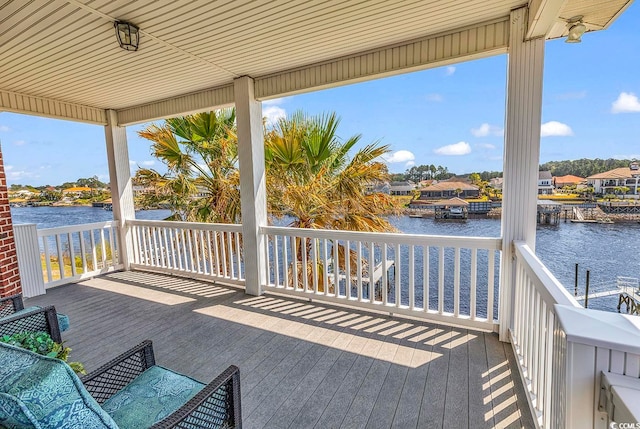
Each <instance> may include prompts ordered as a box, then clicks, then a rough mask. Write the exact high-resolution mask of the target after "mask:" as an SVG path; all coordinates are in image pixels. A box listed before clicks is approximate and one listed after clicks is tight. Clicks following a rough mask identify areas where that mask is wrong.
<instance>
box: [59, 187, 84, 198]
mask: <svg viewBox="0 0 640 429" xmlns="http://www.w3.org/2000/svg"><path fill="white" fill-rule="evenodd" d="M85 192H91V188H89V187H88V186H74V187H73V188H67V189H63V190H62V195H63V196H65V197H70V196H74V195H75V196H80V195H82V194H83V193H85Z"/></svg>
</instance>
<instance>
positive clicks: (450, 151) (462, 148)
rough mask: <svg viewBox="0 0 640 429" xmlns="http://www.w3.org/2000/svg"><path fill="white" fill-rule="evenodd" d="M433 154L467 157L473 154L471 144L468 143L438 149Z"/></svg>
mask: <svg viewBox="0 0 640 429" xmlns="http://www.w3.org/2000/svg"><path fill="white" fill-rule="evenodd" d="M433 152H434V153H436V154H438V155H453V156H457V155H467V154H469V153H471V146H469V143H467V142H458V143H454V144H450V145H447V146H442V147H439V148H438V149H434V151H433Z"/></svg>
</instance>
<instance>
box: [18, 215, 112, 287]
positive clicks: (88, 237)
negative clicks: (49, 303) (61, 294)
mask: <svg viewBox="0 0 640 429" xmlns="http://www.w3.org/2000/svg"><path fill="white" fill-rule="evenodd" d="M117 230H118V227H117V226H116V224H115V223H114V222H96V223H89V224H83V225H71V226H65V227H60V228H46V229H39V230H37V235H38V244H39V252H40V255H41V263H42V264H41V269H42V271H43V275H44V283H45V286H46V287H51V286H57V285H60V284H65V283H72V282H74V281H79V280H82V279H85V278H88V277H93V276H95V275H98V274H103V273H106V272H109V271H113V270H117V269H120V268H122V262H121V261H120V260H119V256H118V249H119V243H118V233H117ZM16 245H19V244H18V243H16ZM35 269H36V270H37V267H36V268H35Z"/></svg>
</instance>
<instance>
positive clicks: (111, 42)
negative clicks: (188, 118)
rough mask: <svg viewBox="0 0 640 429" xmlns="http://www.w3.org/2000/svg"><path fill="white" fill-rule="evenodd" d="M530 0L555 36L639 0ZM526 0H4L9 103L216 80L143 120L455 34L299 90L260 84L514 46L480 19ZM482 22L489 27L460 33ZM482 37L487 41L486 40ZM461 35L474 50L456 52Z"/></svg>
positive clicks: (129, 103)
mask: <svg viewBox="0 0 640 429" xmlns="http://www.w3.org/2000/svg"><path fill="white" fill-rule="evenodd" d="M530 3H531V6H530V7H531V8H532V13H531V17H530V20H535V24H536V25H535V26H533V25H532V28H535V32H536V34H533V33H530V36H532V37H533V36H536V37H539V36H540V35H549V34H550V33H549V31H551V29H552V28H553V33H551V34H552V35H553V36H554V37H560V36H562V33H563V31H564V30H563V28H564V27H566V25H565V24H564V23H562V22H561V23H559V24H558V23H557V20H558V17H559V16H563V14H564V15H566V14H567V13H568V14H571V15H573V14H582V15H584V16H585V19H587V18H589V17H591V16H593V22H594V24H593V25H590V28H593V29H599V28H603V27H606V26H607V25H608V24H609V23H610V22H611V21H612V20H613V19H614V18H615V17H616V16H617V15H618V14H619V13H620V12H621V11H622V10H623V9H624V8H625V7H626V6H627V5H628V3H630V0H606V1H605V0H549V1H536V0H532V1H531V2H530ZM524 4H526V2H525V3H523V0H467V1H464V2H460V1H441V0H421V1H415V0H404V1H394V2H389V1H386V0H371V1H367V2H355V1H347V2H345V1H322V2H321V1H313V2H309V1H305V0H256V1H249V0H230V1H218V2H211V1H208V0H198V1H194V0H136V1H135V2H133V1H130V0H67V1H64V0H49V1H26V0H0V64H2V66H1V67H0V109H1V110H9V111H18V112H26V113H35V114H43V115H45V116H56V117H67V118H70V119H77V120H84V121H88V122H94V123H104V122H105V118H104V114H103V112H101V110H102V109H107V108H108V109H116V110H118V109H128V108H133V107H135V106H141V105H148V104H150V103H154V102H158V101H162V100H165V102H166V100H171V99H173V98H175V97H179V96H184V95H185V94H194V93H196V94H197V93H202V92H203V91H206V90H209V92H207V93H205V94H204V95H205V96H206V97H208V99H207V101H206V102H202V103H200V104H197V103H196V104H194V103H193V101H194V100H193V99H189V98H187V99H183V104H184V105H183V106H182V107H176V106H173V107H172V108H171V109H168V110H166V109H165V110H158V109H156V110H154V111H153V112H136V114H134V115H130V118H129V119H130V122H135V121H140V120H144V119H150V118H153V117H158V115H164V114H170V113H172V112H182V111H189V110H196V109H202V108H206V107H209V106H212V105H224V104H229V102H232V100H233V92H232V87H230V85H231V83H232V81H233V79H234V78H236V77H239V76H244V75H248V76H252V77H254V78H261V77H262V78H270V77H273V76H276V77H277V76H279V75H282V74H283V73H285V72H287V71H290V70H298V71H299V70H301V69H305V68H311V67H315V66H316V65H317V64H322V63H324V64H326V63H330V62H332V61H333V62H335V61H336V60H338V59H345V58H346V59H353V58H356V57H357V56H359V61H364V59H363V54H365V53H378V54H381V55H382V56H383V57H384V56H385V55H384V54H385V48H388V47H393V46H400V45H404V46H405V47H407V48H408V49H411V48H413V49H414V50H416V51H418V50H419V47H416V46H410V45H409V43H410V42H411V41H415V40H421V39H425V38H429V37H432V36H433V35H452V39H451V40H452V42H451V43H452V44H453V45H452V46H453V47H451V46H449V48H450V51H451V52H449V54H448V55H441V56H438V55H436V56H435V57H433V58H432V55H431V54H429V55H427V56H425V57H424V58H422V57H420V58H417V59H415V60H414V59H413V57H412V58H410V59H409V60H406V61H405V60H404V59H402V58H401V59H400V60H399V62H398V64H397V66H395V67H392V68H390V67H385V66H384V64H382V66H379V67H376V66H378V65H379V64H380V63H384V59H382V60H380V59H379V58H375V59H374V60H373V62H374V63H375V66H374V67H373V68H371V69H367V70H364V66H362V68H363V70H362V71H361V70H360V68H361V67H360V66H359V63H355V65H354V66H353V67H352V69H353V70H351V69H349V65H347V63H343V64H342V65H341V66H340V67H342V68H343V69H344V72H340V73H338V74H337V76H335V77H334V78H332V79H325V80H324V81H318V82H316V81H313V82H310V81H308V80H309V79H308V77H307V78H305V79H307V81H306V82H305V81H302V82H300V83H299V84H298V85H297V86H296V87H294V88H290V87H288V86H286V87H282V86H281V80H280V81H278V80H277V79H272V80H271V81H268V82H266V83H265V86H268V88H267V89H264V90H262V91H261V92H260V91H257V93H258V94H259V95H260V96H261V97H262V98H269V97H275V96H278V95H280V94H285V93H292V92H296V91H302V90H308V89H309V88H313V87H316V88H317V87H321V86H327V85H337V84H340V83H343V82H347V81H354V80H356V79H361V80H362V79H365V78H368V79H370V78H372V77H374V76H379V75H383V74H390V73H398V72H400V71H402V70H406V69H416V68H425V67H427V66H434V65H442V64H446V63H447V62H453V61H454V60H456V61H459V60H460V59H461V58H464V57H466V58H473V57H474V55H475V56H476V57H477V56H480V55H490V54H494V53H496V52H504V51H505V50H506V43H507V42H506V41H507V38H506V37H504V34H505V31H508V29H507V30H504V29H503V28H502V27H499V28H493V27H491V28H488V27H486V28H485V27H481V25H486V23H495V22H498V23H500V22H503V23H504V22H506V19H507V18H508V16H509V13H510V11H511V10H512V9H514V8H518V7H521V6H523V5H524ZM116 19H118V20H126V21H129V22H132V23H134V24H136V25H137V26H139V27H140V29H141V32H142V36H141V41H140V49H139V51H138V52H127V51H124V50H122V49H119V48H118V46H117V43H116V40H115V34H114V30H113V21H114V20H116ZM587 21H588V19H587ZM474 27H477V28H478V29H479V30H478V31H479V32H477V33H473V34H469V35H467V34H463V33H461V32H460V31H459V29H464V28H474ZM504 27H508V26H504ZM456 35H459V38H458V39H455V37H456ZM465 38H467V40H466V41H465V40H462V39H465ZM480 38H483V39H484V40H482V41H481V42H482V43H480V42H477V39H480ZM471 39H473V41H472V40H471ZM425 40H426V39H425ZM494 42H495V43H494ZM425 43H426V42H425ZM434 43H435V42H434ZM446 43H449V42H447V41H446V40H445V44H446ZM456 44H458V45H460V46H462V47H464V48H465V49H460V50H459V51H458V52H456V46H457V45H456ZM467 44H468V46H467ZM434 46H436V45H434ZM438 46H439V45H438ZM443 49H444V50H445V51H446V50H447V46H444V48H443ZM390 53H391V52H390V51H387V52H386V55H387V60H386V62H393V61H396V57H395V56H394V57H393V58H389V57H388V55H389V54H390ZM446 53H447V52H445V54H446ZM393 55H395V53H393ZM316 74H318V76H320V75H321V71H320V70H316ZM289 77H290V76H289ZM320 80H322V79H320ZM212 88H214V89H216V90H215V91H214V92H213V93H212V92H211V89H212Z"/></svg>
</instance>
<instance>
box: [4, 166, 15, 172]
mask: <svg viewBox="0 0 640 429" xmlns="http://www.w3.org/2000/svg"><path fill="white" fill-rule="evenodd" d="M11 170H13V165H5V166H4V171H11Z"/></svg>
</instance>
